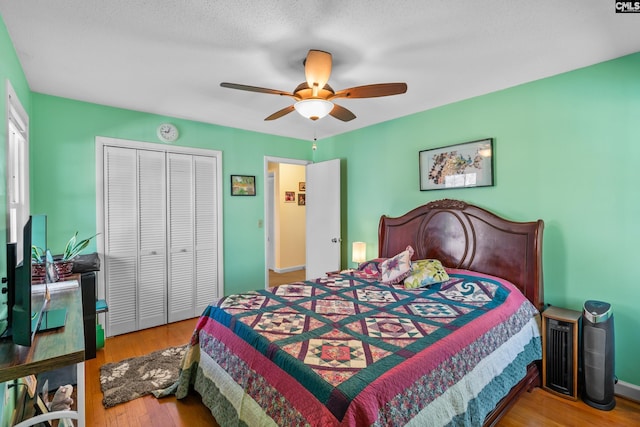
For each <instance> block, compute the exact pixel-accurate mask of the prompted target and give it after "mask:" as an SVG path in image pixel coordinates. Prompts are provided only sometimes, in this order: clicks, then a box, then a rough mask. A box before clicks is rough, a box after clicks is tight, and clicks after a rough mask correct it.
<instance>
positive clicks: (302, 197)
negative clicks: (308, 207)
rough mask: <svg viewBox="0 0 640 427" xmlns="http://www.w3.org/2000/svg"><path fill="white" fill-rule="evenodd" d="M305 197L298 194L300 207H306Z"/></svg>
mask: <svg viewBox="0 0 640 427" xmlns="http://www.w3.org/2000/svg"><path fill="white" fill-rule="evenodd" d="M305 201H306V199H305V195H304V194H303V193H298V205H299V206H304V205H305Z"/></svg>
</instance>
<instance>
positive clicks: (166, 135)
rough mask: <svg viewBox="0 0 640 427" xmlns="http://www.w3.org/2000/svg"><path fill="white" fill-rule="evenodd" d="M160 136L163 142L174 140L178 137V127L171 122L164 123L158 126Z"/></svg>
mask: <svg viewBox="0 0 640 427" xmlns="http://www.w3.org/2000/svg"><path fill="white" fill-rule="evenodd" d="M158 138H160V141H162V142H173V141H175V140H176V139H178V128H177V127H175V126H174V125H172V124H171V123H163V124H161V125H160V126H158Z"/></svg>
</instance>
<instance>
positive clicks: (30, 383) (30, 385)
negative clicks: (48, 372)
mask: <svg viewBox="0 0 640 427" xmlns="http://www.w3.org/2000/svg"><path fill="white" fill-rule="evenodd" d="M22 381H23V382H24V384H25V385H26V386H27V392H28V393H29V397H31V398H32V399H33V396H35V395H36V386H37V385H38V381H37V380H36V376H35V375H28V376H26V377H24V378H22Z"/></svg>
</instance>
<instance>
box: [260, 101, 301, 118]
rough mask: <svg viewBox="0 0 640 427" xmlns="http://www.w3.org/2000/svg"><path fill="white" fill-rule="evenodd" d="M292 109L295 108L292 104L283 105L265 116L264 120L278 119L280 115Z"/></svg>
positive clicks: (284, 114)
mask: <svg viewBox="0 0 640 427" xmlns="http://www.w3.org/2000/svg"><path fill="white" fill-rule="evenodd" d="M293 110H295V108H294V106H293V105H289V106H288V107H285V108H283V109H282V110H279V111H276V112H275V113H273V114H272V115H270V116H269V117H267V118H266V119H264V120H265V121H268V120H275V119H279V118H280V117H282V116H286V115H287V114H289V113H290V112H292V111H293Z"/></svg>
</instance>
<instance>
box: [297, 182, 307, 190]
mask: <svg viewBox="0 0 640 427" xmlns="http://www.w3.org/2000/svg"><path fill="white" fill-rule="evenodd" d="M306 188H307V183H306V182H299V183H298V191H306Z"/></svg>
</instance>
